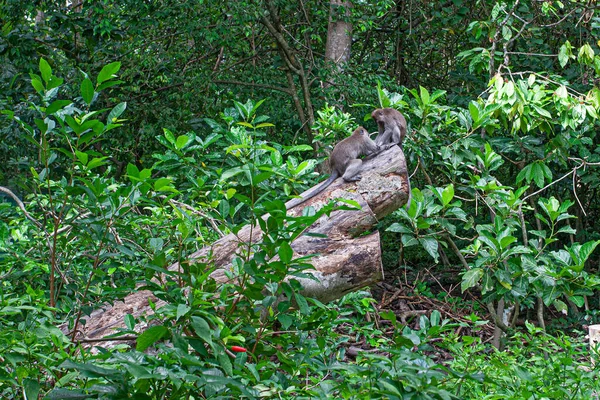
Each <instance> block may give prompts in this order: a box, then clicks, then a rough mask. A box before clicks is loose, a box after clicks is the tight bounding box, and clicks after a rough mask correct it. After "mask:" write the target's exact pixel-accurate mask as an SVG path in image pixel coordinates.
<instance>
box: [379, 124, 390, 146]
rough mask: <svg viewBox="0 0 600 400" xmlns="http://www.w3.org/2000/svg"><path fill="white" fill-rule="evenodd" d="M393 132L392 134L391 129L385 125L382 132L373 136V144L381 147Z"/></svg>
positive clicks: (387, 141)
mask: <svg viewBox="0 0 600 400" xmlns="http://www.w3.org/2000/svg"><path fill="white" fill-rule="evenodd" d="M393 134H394V132H393V130H392V129H391V128H390V127H386V129H385V131H383V133H380V134H379V135H377V137H376V138H375V144H376V145H377V146H379V147H381V146H383V145H384V144H387V143H389V142H390V141H391V139H392V135H393Z"/></svg>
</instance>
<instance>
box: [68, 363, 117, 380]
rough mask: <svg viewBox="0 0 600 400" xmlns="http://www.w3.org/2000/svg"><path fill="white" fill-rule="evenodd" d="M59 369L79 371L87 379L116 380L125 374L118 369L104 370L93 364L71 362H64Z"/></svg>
mask: <svg viewBox="0 0 600 400" xmlns="http://www.w3.org/2000/svg"><path fill="white" fill-rule="evenodd" d="M59 367H60V368H66V369H74V370H76V371H79V373H80V374H81V375H82V376H83V377H85V378H106V377H111V378H116V377H120V376H122V374H123V373H122V372H121V371H119V370H118V369H109V368H102V367H98V366H96V365H93V364H91V363H78V362H74V361H71V360H66V361H63V362H62V363H61V364H60V366H59Z"/></svg>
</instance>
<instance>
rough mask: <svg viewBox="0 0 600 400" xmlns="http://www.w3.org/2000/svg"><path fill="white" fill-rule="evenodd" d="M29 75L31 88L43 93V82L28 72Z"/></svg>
mask: <svg viewBox="0 0 600 400" xmlns="http://www.w3.org/2000/svg"><path fill="white" fill-rule="evenodd" d="M30 76H31V86H33V88H34V89H35V91H36V92H38V94H44V92H45V91H46V89H45V88H44V84H43V83H42V81H41V80H40V78H39V77H38V76H37V75H34V74H30Z"/></svg>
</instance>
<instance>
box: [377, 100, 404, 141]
mask: <svg viewBox="0 0 600 400" xmlns="http://www.w3.org/2000/svg"><path fill="white" fill-rule="evenodd" d="M371 117H373V119H374V120H375V121H376V122H377V128H378V130H379V135H377V137H376V138H375V144H377V146H379V147H380V148H381V149H382V150H386V149H389V148H390V147H392V146H394V145H395V144H397V145H398V146H400V148H402V142H403V141H404V136H405V135H406V119H405V118H404V115H402V113H400V111H398V110H395V109H393V108H378V109H376V110H374V111H373V112H372V113H371Z"/></svg>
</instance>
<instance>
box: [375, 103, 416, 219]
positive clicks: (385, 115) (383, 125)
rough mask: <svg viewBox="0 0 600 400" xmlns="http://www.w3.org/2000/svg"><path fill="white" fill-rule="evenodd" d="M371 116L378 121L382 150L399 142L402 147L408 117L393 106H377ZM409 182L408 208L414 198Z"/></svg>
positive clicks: (378, 141) (377, 142)
mask: <svg viewBox="0 0 600 400" xmlns="http://www.w3.org/2000/svg"><path fill="white" fill-rule="evenodd" d="M371 117H373V119H374V120H375V121H377V128H378V130H379V134H378V135H377V137H376V138H375V143H376V144H377V146H378V147H379V148H380V149H381V150H387V149H389V148H390V147H392V146H394V145H396V144H397V145H398V146H400V148H401V149H402V142H403V141H404V136H406V118H404V115H402V113H401V112H400V111H398V110H395V109H393V108H377V109H375V110H374V111H373V112H372V113H371ZM407 183H408V201H407V202H406V209H407V210H408V209H409V208H410V202H411V199H412V194H411V189H410V179H409V180H408V181H407Z"/></svg>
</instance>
